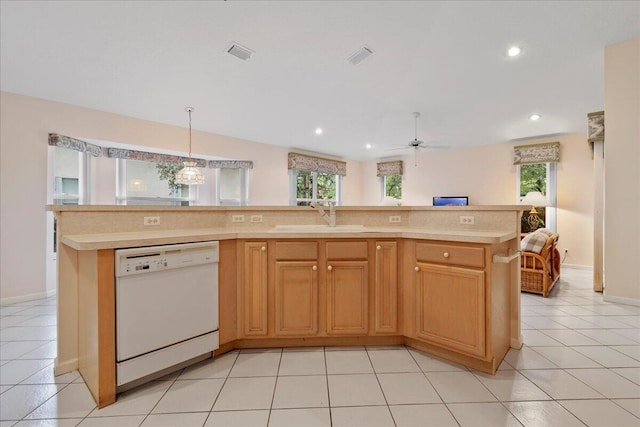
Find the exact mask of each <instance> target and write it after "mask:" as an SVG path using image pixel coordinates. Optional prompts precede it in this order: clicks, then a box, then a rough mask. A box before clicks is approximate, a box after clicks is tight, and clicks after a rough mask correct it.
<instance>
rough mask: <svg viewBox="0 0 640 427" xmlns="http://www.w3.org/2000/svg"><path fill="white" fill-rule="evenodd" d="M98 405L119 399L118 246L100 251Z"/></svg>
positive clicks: (100, 406) (101, 405)
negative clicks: (117, 365) (117, 375)
mask: <svg viewBox="0 0 640 427" xmlns="http://www.w3.org/2000/svg"><path fill="white" fill-rule="evenodd" d="M97 268H98V395H99V396H98V399H97V403H98V407H99V408H104V407H105V406H107V405H110V404H112V403H114V402H115V401H116V292H115V291H116V287H115V285H116V284H115V250H113V249H103V250H99V251H98V265H97Z"/></svg>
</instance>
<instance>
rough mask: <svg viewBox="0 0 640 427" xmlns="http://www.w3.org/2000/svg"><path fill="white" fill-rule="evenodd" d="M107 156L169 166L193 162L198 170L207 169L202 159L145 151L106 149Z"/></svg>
mask: <svg viewBox="0 0 640 427" xmlns="http://www.w3.org/2000/svg"><path fill="white" fill-rule="evenodd" d="M107 155H108V156H109V157H113V158H115V159H127V160H140V161H143V162H154V163H163V164H169V165H182V164H183V163H184V162H188V161H192V162H195V163H196V166H197V167H199V168H206V167H207V161H206V160H204V159H194V158H191V159H189V158H188V157H182V156H174V155H172V154H160V153H148V152H146V151H136V150H127V149H124V148H108V149H107Z"/></svg>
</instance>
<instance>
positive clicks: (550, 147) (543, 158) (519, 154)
mask: <svg viewBox="0 0 640 427" xmlns="http://www.w3.org/2000/svg"><path fill="white" fill-rule="evenodd" d="M513 151H514V153H513V164H514V165H524V164H530V163H555V162H559V161H560V143H559V142H549V143H546V144H533V145H520V146H517V147H513Z"/></svg>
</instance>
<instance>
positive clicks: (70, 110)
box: [0, 92, 361, 303]
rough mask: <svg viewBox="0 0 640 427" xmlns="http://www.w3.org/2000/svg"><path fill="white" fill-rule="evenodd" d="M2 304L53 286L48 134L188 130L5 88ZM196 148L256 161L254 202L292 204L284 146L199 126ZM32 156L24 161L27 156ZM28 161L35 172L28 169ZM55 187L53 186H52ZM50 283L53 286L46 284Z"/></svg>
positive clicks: (97, 192) (350, 195)
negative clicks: (50, 247) (252, 140)
mask: <svg viewBox="0 0 640 427" xmlns="http://www.w3.org/2000/svg"><path fill="white" fill-rule="evenodd" d="M0 123H1V126H0V128H1V133H0V157H1V164H0V165H1V169H0V191H1V202H0V230H1V231H0V233H1V236H2V239H1V244H0V283H1V287H0V302H3V303H8V302H15V301H19V300H21V299H23V298H34V297H42V296H45V295H46V290H47V286H48V287H49V290H52V283H53V282H52V280H53V279H54V277H55V272H53V271H52V266H53V260H52V259H51V256H50V254H49V256H48V255H47V254H48V253H50V252H51V251H50V250H48V247H49V246H50V245H47V228H49V229H50V228H51V224H52V221H53V219H52V217H51V215H49V216H47V214H46V213H45V206H46V204H47V191H48V190H47V189H48V186H50V184H49V183H48V174H47V169H48V165H49V163H50V161H51V160H50V159H49V158H48V149H47V140H48V134H49V133H51V132H55V133H60V134H63V135H69V136H74V137H78V138H88V139H94V140H101V141H111V142H117V143H122V144H131V145H139V146H147V147H151V148H159V149H164V150H171V151H186V148H187V145H186V144H187V142H188V139H187V135H188V134H187V133H186V132H185V128H182V127H179V126H170V125H165V124H160V123H154V122H150V121H145V120H139V119H134V118H130V117H125V116H120V115H116V114H110V113H105V112H100V111H95V110H89V109H86V108H80V107H76V106H72V105H68V104H61V103H58V102H52V101H46V100H42V99H36V98H31V97H26V96H21V95H16V94H11V93H7V92H2V93H0ZM193 152H194V154H203V155H210V156H219V157H227V158H234V159H243V160H253V162H254V169H252V171H251V172H250V178H249V179H250V194H249V200H250V202H251V204H252V205H287V204H288V203H289V194H288V193H289V187H288V185H289V178H288V171H287V153H288V152H289V150H288V149H287V148H283V147H276V146H272V145H266V144H259V143H255V142H251V141H246V140H241V139H237V138H231V137H225V136H221V135H214V134H210V133H206V132H199V131H194V132H193ZM23 160H24V161H25V162H24V163H22V162H21V161H23ZM25 166H26V167H28V173H25V172H24V170H25ZM93 166H94V174H96V175H97V176H105V175H106V176H109V177H114V176H115V171H114V168H115V162H113V161H104V159H96V161H94V162H93ZM347 170H348V174H349V175H348V176H347V178H346V179H345V180H344V185H343V197H344V202H345V204H349V205H358V204H360V203H361V202H360V190H359V187H360V176H361V173H360V163H359V162H355V161H348V162H347ZM49 190H50V189H49ZM92 193H93V195H94V200H95V201H96V203H105V204H113V203H114V197H113V195H114V194H115V182H114V180H113V179H108V180H100V181H94V182H93V187H92ZM47 283H48V285H47Z"/></svg>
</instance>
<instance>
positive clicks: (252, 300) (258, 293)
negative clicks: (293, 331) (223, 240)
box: [241, 242, 269, 336]
mask: <svg viewBox="0 0 640 427" xmlns="http://www.w3.org/2000/svg"><path fill="white" fill-rule="evenodd" d="M243 255H244V256H243V260H244V265H243V269H242V272H243V275H244V276H243V280H242V282H241V283H242V284H243V286H242V287H243V297H242V301H241V304H242V307H243V310H242V311H243V326H244V329H243V333H244V335H245V336H265V335H267V334H268V331H269V330H268V275H267V260H268V258H267V242H245V243H244V254H243Z"/></svg>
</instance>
